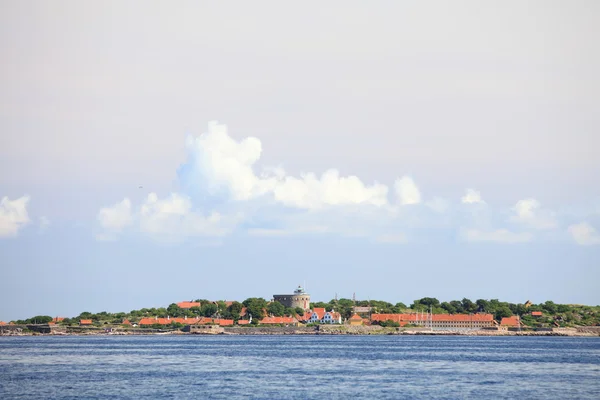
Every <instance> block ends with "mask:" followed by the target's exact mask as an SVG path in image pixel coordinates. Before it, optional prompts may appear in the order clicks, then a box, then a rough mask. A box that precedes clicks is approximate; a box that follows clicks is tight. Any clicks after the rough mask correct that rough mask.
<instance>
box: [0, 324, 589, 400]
mask: <svg viewBox="0 0 600 400" xmlns="http://www.w3.org/2000/svg"><path fill="white" fill-rule="evenodd" d="M0 398H1V399H105V398H112V399H138V398H156V399H319V400H325V399H596V400H597V399H600V338H589V337H586V338H581V337H580V338H578V337H476V336H351V335H345V336H323V335H320V336H314V335H310V336H308V335H307V336H302V335H298V336H296V335H289V336H229V335H215V336H202V335H184V336H174V335H169V336H110V335H106V336H44V337H41V336H26V337H0Z"/></svg>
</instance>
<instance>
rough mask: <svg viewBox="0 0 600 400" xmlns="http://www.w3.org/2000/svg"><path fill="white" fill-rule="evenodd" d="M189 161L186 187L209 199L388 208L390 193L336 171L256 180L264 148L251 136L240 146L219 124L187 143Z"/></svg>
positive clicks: (279, 173) (183, 173) (183, 172)
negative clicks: (265, 198) (262, 198)
mask: <svg viewBox="0 0 600 400" xmlns="http://www.w3.org/2000/svg"><path fill="white" fill-rule="evenodd" d="M186 149H187V151H188V161H187V163H186V164H184V165H183V166H181V167H180V171H179V172H180V174H179V175H180V177H181V178H182V179H183V181H184V186H185V187H187V188H199V189H201V190H203V191H206V192H207V193H208V194H210V195H218V194H221V193H226V194H227V195H229V196H230V197H231V199H233V200H236V201H245V200H250V199H253V198H256V197H260V196H265V195H270V196H271V197H272V199H273V200H274V201H276V202H278V203H281V204H283V205H285V206H288V207H296V208H302V209H318V208H322V207H325V206H337V205H348V204H369V205H377V206H382V205H385V204H387V202H388V201H387V192H388V188H387V186H385V185H381V184H378V183H374V184H373V185H370V186H369V185H365V184H364V183H363V182H362V181H361V180H360V179H359V178H358V177H356V176H348V177H340V176H339V172H338V171H337V170H334V169H331V170H329V171H326V172H325V173H324V174H323V175H322V176H321V177H320V178H318V177H317V176H316V175H315V174H313V173H307V174H303V175H301V176H300V178H297V177H293V176H289V175H287V174H286V173H285V171H284V170H283V169H282V168H264V169H263V170H262V172H261V173H260V174H259V175H257V173H256V172H255V167H256V164H257V162H258V161H259V160H260V156H261V153H262V144H261V142H260V140H258V139H257V138H254V137H249V138H246V139H243V140H241V141H239V142H237V141H236V140H235V139H233V138H231V137H230V136H229V135H228V134H227V127H226V126H225V125H220V124H218V123H217V122H211V123H209V125H208V132H206V133H204V134H202V135H200V136H199V137H197V138H193V137H191V136H190V137H188V138H187V141H186Z"/></svg>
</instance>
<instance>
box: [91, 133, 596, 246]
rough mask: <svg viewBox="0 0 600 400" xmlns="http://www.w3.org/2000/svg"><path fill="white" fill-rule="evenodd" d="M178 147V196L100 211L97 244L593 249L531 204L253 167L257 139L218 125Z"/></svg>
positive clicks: (579, 232) (588, 230) (585, 235)
mask: <svg viewBox="0 0 600 400" xmlns="http://www.w3.org/2000/svg"><path fill="white" fill-rule="evenodd" d="M185 148H186V151H187V160H186V162H185V163H184V164H183V165H181V166H180V167H179V169H178V171H177V173H178V178H179V181H180V186H181V190H182V193H171V194H170V195H168V196H166V197H165V198H162V199H159V197H158V195H157V194H156V193H150V194H149V195H148V196H147V198H146V199H145V200H144V201H143V202H142V204H140V205H139V206H137V207H134V206H133V205H132V204H131V201H130V200H129V199H128V198H125V199H123V200H122V201H120V202H118V203H116V204H114V205H112V206H109V207H104V208H102V209H101V210H100V211H99V213H98V216H97V219H98V223H99V226H100V227H101V228H102V232H101V233H100V234H98V236H97V237H98V239H100V240H110V239H116V238H117V237H118V236H119V235H121V234H124V233H125V232H128V231H138V232H142V233H145V234H147V235H150V236H151V237H153V238H158V239H160V240H167V241H170V240H182V239H185V238H188V237H195V236H201V237H224V236H226V235H229V234H231V233H233V232H234V231H236V230H241V231H244V232H246V233H247V234H249V235H253V236H263V237H264V236H289V235H291V234H317V233H320V234H323V233H330V234H338V235H343V236H354V237H356V236H358V237H370V238H371V239H373V240H375V241H378V242H381V243H406V242H409V241H411V236H413V235H411V233H413V232H415V231H418V230H423V229H439V228H445V229H453V230H455V231H456V233H457V239H458V240H464V241H469V242H498V243H524V242H530V241H533V240H536V239H541V238H545V237H556V235H557V234H559V236H560V235H562V236H563V237H568V236H570V237H571V239H572V240H573V241H574V242H575V243H577V244H581V245H583V244H598V243H597V242H598V233H597V231H596V230H595V229H594V227H592V226H591V225H590V223H589V222H587V221H577V223H573V224H571V225H569V226H568V227H567V228H565V227H563V228H562V229H561V223H559V220H558V216H557V214H556V213H555V212H553V211H552V210H547V209H545V208H543V207H542V205H541V203H540V202H539V201H538V200H536V199H534V198H525V199H521V200H519V201H517V202H516V204H515V205H514V207H512V208H511V209H510V210H496V209H494V208H493V207H492V206H490V204H489V203H488V202H486V201H484V200H483V198H482V196H481V193H480V192H478V191H477V190H476V189H474V188H467V189H466V190H465V194H464V196H462V197H461V198H460V202H453V201H451V200H447V199H442V198H439V197H434V198H432V199H430V200H424V196H423V194H422V193H421V190H420V189H419V187H418V186H417V184H416V182H415V181H414V180H413V178H412V177H410V176H406V175H405V176H400V177H399V178H397V179H396V180H395V181H394V182H393V186H392V187H389V186H388V185H385V184H383V183H380V182H377V181H374V182H364V181H362V180H361V179H360V178H359V177H357V176H355V175H349V176H341V175H340V173H339V171H338V170H337V169H329V170H326V171H325V172H323V173H322V174H321V175H318V174H316V173H314V172H304V173H300V174H299V176H293V175H291V174H288V173H287V172H286V171H285V169H284V168H283V167H281V166H274V167H273V166H262V165H260V159H261V155H262V143H261V141H260V140H259V139H257V138H255V137H247V138H244V139H242V140H239V141H237V140H235V139H234V138H232V137H231V136H229V134H228V132H227V127H226V126H225V125H222V124H219V123H218V122H216V121H212V122H210V123H209V124H208V130H207V132H205V133H203V134H202V135H200V136H197V137H193V136H191V135H189V136H188V137H187V138H186V141H185ZM209 209H210V210H209ZM507 214H508V215H507ZM573 222H575V221H573Z"/></svg>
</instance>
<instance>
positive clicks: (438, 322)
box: [371, 313, 495, 329]
mask: <svg viewBox="0 0 600 400" xmlns="http://www.w3.org/2000/svg"><path fill="white" fill-rule="evenodd" d="M376 321H379V322H381V321H393V322H398V323H399V324H400V326H405V325H408V324H412V325H417V326H427V327H431V328H454V329H456V328H462V329H469V328H474V329H475V328H487V327H493V326H495V321H494V316H493V315H492V314H483V313H482V314H429V315H428V314H419V313H413V314H372V315H371V322H376Z"/></svg>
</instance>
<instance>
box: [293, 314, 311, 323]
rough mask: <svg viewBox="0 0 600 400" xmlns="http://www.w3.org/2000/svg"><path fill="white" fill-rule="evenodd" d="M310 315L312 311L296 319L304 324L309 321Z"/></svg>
mask: <svg viewBox="0 0 600 400" xmlns="http://www.w3.org/2000/svg"><path fill="white" fill-rule="evenodd" d="M311 315H312V311H310V312H309V311H305V312H304V315H298V316H297V317H296V318H297V319H298V321H303V322H306V321H308V320H309V319H310V316H311Z"/></svg>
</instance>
